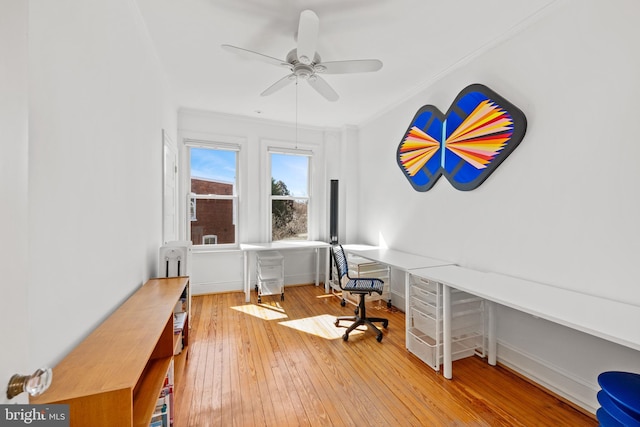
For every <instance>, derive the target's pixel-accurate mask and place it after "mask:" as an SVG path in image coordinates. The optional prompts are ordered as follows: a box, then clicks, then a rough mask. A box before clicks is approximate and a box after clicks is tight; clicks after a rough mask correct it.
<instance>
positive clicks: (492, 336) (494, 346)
mask: <svg viewBox="0 0 640 427" xmlns="http://www.w3.org/2000/svg"><path fill="white" fill-rule="evenodd" d="M485 302H486V304H487V311H488V312H489V313H488V314H489V322H488V331H487V335H488V345H489V348H488V349H487V358H488V361H489V365H492V366H495V365H496V361H497V358H498V341H497V339H496V303H495V302H493V301H485Z"/></svg>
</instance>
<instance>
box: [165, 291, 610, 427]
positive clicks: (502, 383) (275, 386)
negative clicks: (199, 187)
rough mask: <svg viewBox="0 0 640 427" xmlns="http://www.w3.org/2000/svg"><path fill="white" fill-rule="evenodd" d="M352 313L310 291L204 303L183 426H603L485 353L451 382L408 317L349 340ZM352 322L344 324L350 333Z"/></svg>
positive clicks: (377, 311)
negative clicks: (415, 342) (427, 356)
mask: <svg viewBox="0 0 640 427" xmlns="http://www.w3.org/2000/svg"><path fill="white" fill-rule="evenodd" d="M353 309H354V306H353V305H350V304H347V306H346V307H341V306H340V300H339V299H338V298H336V297H335V296H332V295H327V294H325V293H324V288H322V287H315V286H312V285H308V286H307V285H305V286H290V287H287V288H286V291H285V300H284V301H280V297H279V296H264V297H263V298H262V304H257V302H256V295H255V293H254V294H253V295H252V301H251V302H250V303H245V302H244V294H243V293H225V294H214V295H204V296H196V297H194V298H193V302H192V313H191V321H192V329H191V334H190V348H189V353H188V359H187V363H186V366H185V367H184V370H183V372H181V373H177V375H179V376H180V378H181V381H180V382H179V383H178V386H177V390H176V414H175V423H174V425H175V426H176V427H183V426H194V427H205V426H278V427H280V426H553V427H558V426H572V427H573V426H596V425H597V424H598V423H597V421H596V420H595V419H594V418H593V417H590V416H588V415H585V414H583V413H581V412H579V411H577V410H575V409H574V408H572V407H571V406H570V405H568V404H566V403H564V402H562V401H561V400H558V399H557V398H555V397H554V396H552V395H550V394H548V393H545V392H544V391H543V390H541V389H539V388H537V387H536V386H534V385H532V384H530V383H528V382H527V381H524V380H523V379H521V378H519V377H518V376H516V375H514V374H513V373H511V372H509V371H508V370H505V369H503V368H501V367H499V366H498V367H492V366H489V365H488V364H487V363H486V361H485V360H483V359H480V358H478V357H470V358H467V359H463V360H459V361H456V362H454V366H453V372H454V379H453V380H451V381H449V380H446V379H444V378H443V377H442V375H441V374H439V373H436V372H434V371H433V369H431V368H430V367H428V366H427V365H425V364H424V363H423V362H422V361H420V360H419V359H418V358H417V357H415V356H413V355H412V354H411V353H409V352H408V351H407V350H406V348H405V336H404V334H405V323H404V322H405V317H404V313H402V312H400V311H398V310H395V309H391V310H389V309H387V308H386V307H385V306H384V305H383V306H378V304H372V305H371V307H369V306H368V308H367V312H368V314H369V315H370V316H380V317H386V318H388V319H389V328H388V330H386V331H384V338H383V340H382V342H381V343H378V342H377V341H376V339H375V335H374V334H373V333H371V332H364V333H355V332H354V333H352V334H351V335H350V337H349V341H347V342H345V341H343V340H342V338H341V336H342V334H343V331H344V329H345V328H346V326H348V324H349V323H348V322H342V324H341V326H340V327H335V326H334V320H335V317H336V316H350V315H353ZM342 325H344V326H342Z"/></svg>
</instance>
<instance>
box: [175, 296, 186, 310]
mask: <svg viewBox="0 0 640 427" xmlns="http://www.w3.org/2000/svg"><path fill="white" fill-rule="evenodd" d="M183 311H187V298H186V297H181V298H180V299H179V300H178V302H177V303H176V306H175V307H174V309H173V312H174V313H180V312H183Z"/></svg>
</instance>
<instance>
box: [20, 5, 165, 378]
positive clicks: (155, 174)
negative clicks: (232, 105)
mask: <svg viewBox="0 0 640 427" xmlns="http://www.w3.org/2000/svg"><path fill="white" fill-rule="evenodd" d="M29 85H30V97H29V133H30V138H29V192H28V194H29V217H28V221H29V227H28V229H29V232H28V238H29V250H30V253H29V268H28V281H29V302H30V312H31V313H30V318H31V320H30V325H31V327H32V331H31V334H30V335H31V340H30V341H31V357H32V359H33V361H34V363H35V364H36V365H40V364H48V365H51V366H53V365H55V364H56V363H57V361H58V360H60V359H61V358H62V357H63V356H64V355H65V354H66V353H67V352H68V351H69V350H71V349H72V348H73V347H74V346H75V345H76V344H77V343H78V342H79V341H81V340H82V339H83V338H84V336H86V334H87V333H89V332H90V331H91V330H92V329H93V328H95V327H96V326H97V325H98V324H99V323H100V322H101V321H102V320H103V319H104V318H106V317H107V316H108V315H109V314H110V313H111V312H112V311H113V310H114V309H115V308H116V307H117V306H118V305H119V304H120V303H121V302H122V301H123V300H124V299H126V298H127V297H128V296H129V295H130V294H131V293H132V292H133V291H134V290H135V289H136V288H137V287H139V286H140V285H142V284H143V283H144V282H145V281H146V280H147V279H148V278H149V277H152V276H154V275H155V273H156V264H157V257H158V248H159V246H160V245H161V243H162V241H161V239H162V222H161V221H162V203H161V200H162V199H161V194H162V130H163V129H166V130H167V132H168V133H169V135H173V138H174V139H175V135H176V132H177V130H176V129H177V125H176V122H177V119H176V108H175V106H174V104H173V101H172V99H171V97H170V91H169V88H168V86H167V84H166V81H165V77H164V74H163V72H162V70H161V67H160V64H159V62H158V60H157V57H156V56H155V52H154V49H153V47H152V45H151V43H150V39H149V37H148V35H147V32H146V28H145V26H144V23H143V21H142V19H141V17H140V14H139V11H138V10H137V6H136V5H135V2H134V1H130V0H64V1H56V2H51V1H47V0H31V1H30V14H29ZM23 233H26V229H25V230H23ZM25 237H26V236H25Z"/></svg>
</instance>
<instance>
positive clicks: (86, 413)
mask: <svg viewBox="0 0 640 427" xmlns="http://www.w3.org/2000/svg"><path fill="white" fill-rule="evenodd" d="M188 286H189V278H188V277H175V278H166V279H151V280H149V281H148V282H147V283H145V284H144V285H143V286H142V287H141V288H140V289H138V290H137V291H136V292H135V293H134V294H133V295H132V296H131V297H130V298H129V299H128V300H127V301H125V302H124V304H122V305H121V306H120V307H119V308H118V309H117V310H116V311H115V312H113V314H111V315H110V316H109V317H108V318H107V319H106V320H105V321H104V322H103V323H102V324H101V325H100V326H98V327H97V328H96V329H95V330H94V331H93V332H92V333H91V334H90V335H89V336H88V337H87V338H86V339H85V340H84V341H82V342H81V343H80V344H79V345H78V346H77V347H76V348H74V349H73V350H72V351H71V353H69V354H68V355H67V356H66V357H65V358H64V359H63V360H62V361H61V362H60V363H59V364H58V365H57V366H56V367H55V368H53V382H52V384H51V387H50V388H49V389H48V390H47V391H46V392H44V393H43V394H42V395H40V396H36V397H32V398H31V401H30V403H32V404H47V403H60V404H68V405H69V418H70V425H71V426H77V427H86V426H92V427H101V426H104V427H114V426H118V427H124V426H149V423H150V420H151V416H152V414H153V411H154V409H155V406H156V403H157V401H158V396H159V392H160V390H161V388H162V386H163V382H164V379H165V376H166V374H167V371H168V369H169V368H170V366H171V362H172V361H174V359H177V360H175V361H174V364H178V365H179V364H180V363H184V359H186V357H187V351H188V347H187V344H188V330H189V319H188V310H185V312H186V313H187V319H186V320H185V323H184V328H183V335H184V339H182V338H181V337H180V335H179V334H178V335H176V334H174V309H175V307H176V304H177V303H178V302H179V301H180V299H181V297H182V296H183V295H188V292H187V293H185V290H188V289H187V287H188ZM186 304H187V308H188V304H189V301H188V300H187V301H186ZM178 341H183V342H184V348H183V349H182V351H181V352H180V354H179V355H177V356H174V353H177V352H179V351H180V346H181V343H180V342H178ZM177 380H178V378H176V381H177ZM176 388H177V387H175V386H174V391H175V389H176Z"/></svg>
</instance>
